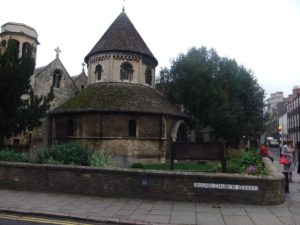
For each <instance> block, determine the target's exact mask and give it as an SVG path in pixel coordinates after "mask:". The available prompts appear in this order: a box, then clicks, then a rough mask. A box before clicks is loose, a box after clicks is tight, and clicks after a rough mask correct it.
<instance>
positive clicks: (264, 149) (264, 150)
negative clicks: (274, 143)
mask: <svg viewBox="0 0 300 225" xmlns="http://www.w3.org/2000/svg"><path fill="white" fill-rule="evenodd" d="M268 148H269V147H268V144H267V142H265V143H263V144H262V145H261V146H260V147H259V154H260V155H261V156H263V157H268V158H269V159H270V160H271V161H272V162H273V161H274V158H273V157H272V156H270V155H269V152H268V150H269V149H268Z"/></svg>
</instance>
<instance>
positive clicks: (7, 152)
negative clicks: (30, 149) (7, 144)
mask: <svg viewBox="0 0 300 225" xmlns="http://www.w3.org/2000/svg"><path fill="white" fill-rule="evenodd" d="M0 161H14V162H27V159H26V157H25V156H23V155H22V154H21V153H19V152H17V151H16V150H14V149H9V148H5V149H1V150H0Z"/></svg>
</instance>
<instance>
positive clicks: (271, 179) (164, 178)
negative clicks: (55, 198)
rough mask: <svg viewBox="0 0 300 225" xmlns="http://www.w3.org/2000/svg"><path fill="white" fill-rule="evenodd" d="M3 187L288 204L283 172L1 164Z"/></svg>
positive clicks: (173, 198)
mask: <svg viewBox="0 0 300 225" xmlns="http://www.w3.org/2000/svg"><path fill="white" fill-rule="evenodd" d="M0 188H1V189H19V190H26V191H39V192H40V191H43V192H61V193H74V194H87V195H98V196H109V197H128V198H131V197H133V198H143V199H158V200H175V201H197V202H230V203H246V204H258V205H270V204H280V203H282V202H284V190H283V176H282V175H281V174H276V173H272V175H271V176H265V177H255V176H241V175H237V174H233V175H232V174H217V173H199V172H188V173H187V172H170V171H165V172H162V171H145V170H139V169H118V168H110V169H101V168H92V167H82V166H57V165H55V166H54V165H39V164H26V163H7V162H0Z"/></svg>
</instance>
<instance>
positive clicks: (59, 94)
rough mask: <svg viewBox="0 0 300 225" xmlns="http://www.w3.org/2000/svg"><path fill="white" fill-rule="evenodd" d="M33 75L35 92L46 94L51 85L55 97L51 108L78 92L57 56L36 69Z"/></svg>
mask: <svg viewBox="0 0 300 225" xmlns="http://www.w3.org/2000/svg"><path fill="white" fill-rule="evenodd" d="M33 76H34V85H33V89H34V92H35V94H37V95H47V94H48V93H49V91H50V90H51V87H53V90H54V95H55V98H54V99H53V101H52V103H51V109H53V108H55V107H57V106H58V105H60V104H61V103H63V102H65V101H66V100H68V99H69V98H71V97H73V96H74V95H75V94H76V93H78V92H79V89H78V88H77V87H76V85H75V83H74V81H73V80H72V78H71V77H70V75H69V73H68V71H67V70H66V69H65V67H64V65H63V64H62V62H61V61H60V59H59V58H56V59H55V60H53V61H52V62H51V63H49V64H48V65H47V66H45V67H42V68H40V69H39V68H38V69H36V71H35V74H34V75H33Z"/></svg>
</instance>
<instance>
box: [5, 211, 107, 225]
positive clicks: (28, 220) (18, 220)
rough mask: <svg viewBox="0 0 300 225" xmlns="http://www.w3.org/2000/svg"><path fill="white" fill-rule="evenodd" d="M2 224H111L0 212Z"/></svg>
mask: <svg viewBox="0 0 300 225" xmlns="http://www.w3.org/2000/svg"><path fill="white" fill-rule="evenodd" d="M0 224H1V225H38V224H43V225H111V224H109V223H99V222H90V221H82V220H80V221H79V220H78V221H75V220H65V219H61V218H50V217H40V216H27V215H18V214H7V213H0Z"/></svg>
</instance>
